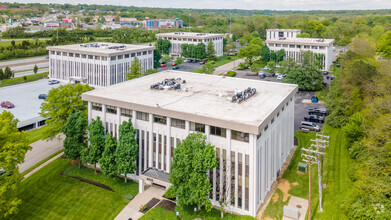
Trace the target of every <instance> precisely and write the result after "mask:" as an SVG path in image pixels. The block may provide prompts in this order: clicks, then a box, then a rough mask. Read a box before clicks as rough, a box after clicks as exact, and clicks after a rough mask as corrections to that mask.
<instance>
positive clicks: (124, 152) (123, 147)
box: [115, 119, 138, 182]
mask: <svg viewBox="0 0 391 220" xmlns="http://www.w3.org/2000/svg"><path fill="white" fill-rule="evenodd" d="M137 156H138V145H137V141H136V130H135V129H134V128H133V125H132V122H131V120H130V119H129V121H128V122H127V121H124V122H122V124H121V125H120V126H119V138H118V147H117V149H116V151H115V163H116V164H117V174H124V178H125V182H127V178H126V175H127V174H128V173H133V172H135V171H136V169H137V167H136V164H135V161H136V159H137Z"/></svg>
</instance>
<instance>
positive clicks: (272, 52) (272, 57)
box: [270, 50, 277, 62]
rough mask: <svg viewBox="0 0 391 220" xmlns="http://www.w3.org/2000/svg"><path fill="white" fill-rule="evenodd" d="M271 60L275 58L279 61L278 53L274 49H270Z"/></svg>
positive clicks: (275, 60)
mask: <svg viewBox="0 0 391 220" xmlns="http://www.w3.org/2000/svg"><path fill="white" fill-rule="evenodd" d="M270 60H273V61H274V62H277V54H276V52H274V51H273V50H272V51H270Z"/></svg>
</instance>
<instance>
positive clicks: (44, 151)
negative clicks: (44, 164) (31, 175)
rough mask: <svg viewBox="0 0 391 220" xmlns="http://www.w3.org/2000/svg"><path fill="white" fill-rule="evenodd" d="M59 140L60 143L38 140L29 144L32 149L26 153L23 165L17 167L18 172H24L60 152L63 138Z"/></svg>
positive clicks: (57, 141)
mask: <svg viewBox="0 0 391 220" xmlns="http://www.w3.org/2000/svg"><path fill="white" fill-rule="evenodd" d="M61 138H62V140H61V141H59V140H58V139H56V138H54V139H53V140H51V141H46V140H39V141H36V142H34V143H32V144H30V146H31V147H32V148H33V149H32V150H30V151H27V153H26V157H25V159H24V163H22V164H20V165H19V172H21V173H22V172H24V171H25V170H27V169H29V168H30V167H32V166H34V165H35V164H37V163H39V162H41V161H42V160H44V159H45V158H47V157H49V156H50V155H52V154H54V153H56V152H57V151H59V150H61V149H62V148H63V139H64V136H61Z"/></svg>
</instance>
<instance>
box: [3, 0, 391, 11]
mask: <svg viewBox="0 0 391 220" xmlns="http://www.w3.org/2000/svg"><path fill="white" fill-rule="evenodd" d="M10 2H19V3H32V2H38V3H54V2H55V3H58V4H63V3H71V4H78V3H82V4H99V5H105V4H111V5H122V6H138V7H159V8H208V9H248V10H253V9H256V10H265V9H270V10H344V9H347V10H353V9H391V0H196V1H194V0H110V1H108V0H72V1H69V0H55V1H53V0H12V1H10Z"/></svg>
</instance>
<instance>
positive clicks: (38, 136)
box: [27, 126, 47, 144]
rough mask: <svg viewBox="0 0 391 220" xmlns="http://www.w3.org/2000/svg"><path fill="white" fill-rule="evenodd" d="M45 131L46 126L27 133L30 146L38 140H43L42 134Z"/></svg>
mask: <svg viewBox="0 0 391 220" xmlns="http://www.w3.org/2000/svg"><path fill="white" fill-rule="evenodd" d="M46 129H47V126H42V127H39V128H36V129H33V130H29V131H27V132H28V133H29V135H28V137H27V138H28V139H29V142H30V144H31V143H34V142H36V141H38V140H42V139H43V138H44V132H45V130H46Z"/></svg>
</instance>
